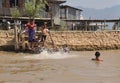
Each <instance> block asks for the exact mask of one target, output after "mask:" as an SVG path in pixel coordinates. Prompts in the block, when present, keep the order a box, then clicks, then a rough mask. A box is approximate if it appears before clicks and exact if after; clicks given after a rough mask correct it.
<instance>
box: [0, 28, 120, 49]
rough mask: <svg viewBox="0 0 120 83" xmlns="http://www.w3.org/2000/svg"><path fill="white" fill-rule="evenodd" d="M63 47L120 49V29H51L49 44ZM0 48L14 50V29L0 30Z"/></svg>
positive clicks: (48, 38)
mask: <svg viewBox="0 0 120 83" xmlns="http://www.w3.org/2000/svg"><path fill="white" fill-rule="evenodd" d="M51 39H52V40H53V41H54V44H55V46H57V47H61V46H63V45H65V44H66V45H68V47H69V48H70V49H71V50H78V51H80V50H108V49H120V31H51V37H50V36H49V35H48V36H47V44H48V45H52V41H51ZM0 41H1V42H0V50H14V45H15V42H14V31H13V30H10V31H4V30H1V31H0Z"/></svg>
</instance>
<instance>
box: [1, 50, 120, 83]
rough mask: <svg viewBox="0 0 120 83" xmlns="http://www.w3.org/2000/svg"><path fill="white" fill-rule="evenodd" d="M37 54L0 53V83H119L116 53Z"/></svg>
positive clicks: (119, 61) (119, 56)
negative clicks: (97, 59)
mask: <svg viewBox="0 0 120 83" xmlns="http://www.w3.org/2000/svg"><path fill="white" fill-rule="evenodd" d="M100 52H101V57H100V58H101V59H103V60H104V61H102V62H98V61H91V58H94V54H95V51H72V52H70V53H60V52H57V53H55V54H48V53H47V52H46V51H44V52H42V53H41V54H28V53H13V52H2V51H1V52H0V83H120V50H110V51H100Z"/></svg>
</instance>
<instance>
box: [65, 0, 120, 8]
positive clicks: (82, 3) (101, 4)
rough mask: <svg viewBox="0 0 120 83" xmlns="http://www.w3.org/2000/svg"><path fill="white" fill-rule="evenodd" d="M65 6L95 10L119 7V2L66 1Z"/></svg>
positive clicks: (119, 0) (99, 0)
mask: <svg viewBox="0 0 120 83" xmlns="http://www.w3.org/2000/svg"><path fill="white" fill-rule="evenodd" d="M66 1H67V2H66V3H65V5H70V6H72V7H78V6H81V7H85V8H95V9H104V8H109V7H112V6H115V5H120V0H66Z"/></svg>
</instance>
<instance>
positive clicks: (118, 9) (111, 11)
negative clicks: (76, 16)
mask: <svg viewBox="0 0 120 83" xmlns="http://www.w3.org/2000/svg"><path fill="white" fill-rule="evenodd" d="M77 8H78V9H82V10H83V11H82V16H83V18H84V19H119V18H120V5H116V6H113V7H110V8H104V9H94V8H84V7H80V6H79V7H77Z"/></svg>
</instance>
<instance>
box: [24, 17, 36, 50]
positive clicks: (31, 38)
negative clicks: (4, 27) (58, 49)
mask: <svg viewBox="0 0 120 83" xmlns="http://www.w3.org/2000/svg"><path fill="white" fill-rule="evenodd" d="M25 26H26V28H27V29H28V42H29V46H28V48H29V49H33V48H34V43H35V40H36V38H35V27H36V24H35V23H34V20H33V19H31V20H30V22H28V23H27V24H26V25H25Z"/></svg>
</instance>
